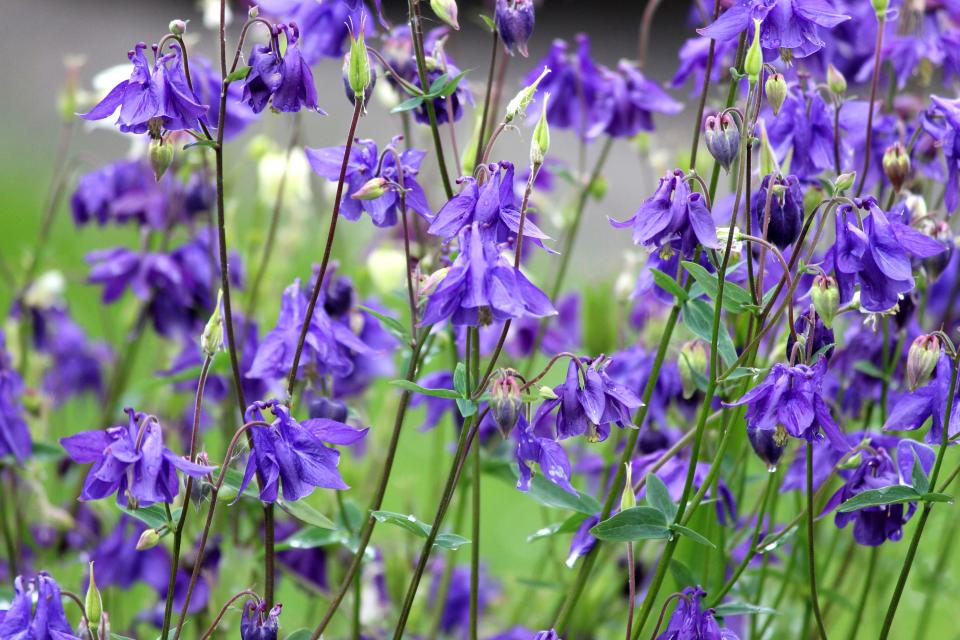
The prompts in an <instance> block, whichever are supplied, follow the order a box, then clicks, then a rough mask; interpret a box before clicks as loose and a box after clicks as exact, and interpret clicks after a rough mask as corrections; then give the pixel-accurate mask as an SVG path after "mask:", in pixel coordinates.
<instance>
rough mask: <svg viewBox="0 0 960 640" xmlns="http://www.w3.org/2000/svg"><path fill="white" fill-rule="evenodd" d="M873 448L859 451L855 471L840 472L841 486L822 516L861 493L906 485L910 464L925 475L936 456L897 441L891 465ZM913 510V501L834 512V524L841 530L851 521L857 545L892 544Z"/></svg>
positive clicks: (884, 454)
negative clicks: (916, 465)
mask: <svg viewBox="0 0 960 640" xmlns="http://www.w3.org/2000/svg"><path fill="white" fill-rule="evenodd" d="M873 447H875V448H873ZM873 447H871V448H869V449H865V450H862V451H861V452H860V455H861V456H862V458H861V461H860V464H859V465H858V466H857V468H856V469H853V470H852V471H851V470H840V472H839V473H840V475H841V476H842V477H843V479H844V484H843V486H842V487H840V488H839V489H837V491H836V493H834V494H833V496H832V497H831V498H830V500H829V501H827V504H826V506H825V507H824V513H829V512H830V511H832V510H833V509H835V508H836V507H838V506H840V505H841V504H842V503H844V502H846V501H847V500H849V499H850V498H852V497H854V496H856V495H857V494H858V493H861V492H863V491H867V490H870V489H881V488H883V487H888V486H891V485H910V484H912V476H913V466H914V464H915V463H916V462H917V461H918V460H919V462H920V467H921V469H922V470H923V474H924V475H928V474H929V473H930V470H931V469H932V468H933V462H934V458H935V457H936V454H935V453H934V452H933V449H931V448H930V447H927V446H924V445H922V444H920V443H919V442H913V441H911V440H901V441H900V442H899V443H898V444H897V445H896V464H894V461H893V460H892V459H891V457H890V452H889V451H888V450H887V448H886V447H884V446H881V445H880V444H875V443H873ZM916 510H917V503H916V502H908V503H906V504H902V503H899V504H886V505H880V506H875V507H865V508H863V509H857V510H856V511H849V512H846V513H837V515H836V516H834V523H835V524H836V525H837V526H838V527H840V528H841V529H842V528H844V527H846V526H847V523H849V522H851V521H853V523H854V524H853V539H854V540H856V541H857V542H858V543H859V544H862V545H866V546H870V547H876V546H879V545H881V544H883V543H884V542H886V541H887V540H894V541H895V540H899V539H900V538H901V537H903V525H905V524H906V523H907V522H908V521H909V520H910V518H911V516H913V514H914V512H915V511H916Z"/></svg>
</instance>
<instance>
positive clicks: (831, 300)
mask: <svg viewBox="0 0 960 640" xmlns="http://www.w3.org/2000/svg"><path fill="white" fill-rule="evenodd" d="M810 299H811V300H812V301H813V308H814V309H816V311H817V315H818V316H820V320H822V321H823V324H825V325H826V326H827V327H832V326H833V319H834V318H835V317H836V316H837V310H838V309H839V308H840V288H839V287H838V286H837V281H836V280H834V279H833V277H832V276H827V275H818V276H816V277H815V278H814V279H813V286H812V287H810Z"/></svg>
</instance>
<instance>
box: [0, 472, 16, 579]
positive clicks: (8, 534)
mask: <svg viewBox="0 0 960 640" xmlns="http://www.w3.org/2000/svg"><path fill="white" fill-rule="evenodd" d="M10 475H11V480H13V479H15V476H14V473H13V470H11V471H10ZM6 484H7V483H6V482H4V486H6ZM10 485H11V486H13V482H12V481H11V482H10ZM6 493H7V492H6V491H4V492H3V494H4V495H3V496H2V499H0V534H2V535H3V545H4V547H5V548H6V552H7V576H8V578H12V577H14V576H18V575H20V571H19V569H18V567H17V559H18V558H19V557H20V556H19V554H18V553H17V549H16V545H15V544H14V535H13V532H12V531H11V529H10V521H9V519H8V518H7V507H8V506H13V504H14V502H13V500H11V499H10V496H7V495H6ZM8 581H9V580H8Z"/></svg>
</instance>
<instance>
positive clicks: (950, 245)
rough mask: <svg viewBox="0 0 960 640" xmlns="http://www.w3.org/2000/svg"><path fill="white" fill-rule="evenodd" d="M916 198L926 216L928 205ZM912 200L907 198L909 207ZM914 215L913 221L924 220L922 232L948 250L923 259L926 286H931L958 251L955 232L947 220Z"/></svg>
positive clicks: (921, 224)
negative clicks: (954, 239) (954, 236)
mask: <svg viewBox="0 0 960 640" xmlns="http://www.w3.org/2000/svg"><path fill="white" fill-rule="evenodd" d="M914 198H915V199H917V200H919V201H920V202H919V204H918V205H917V208H919V209H922V210H923V211H924V214H925V213H926V204H925V203H924V202H923V198H921V197H919V196H914ZM910 200H911V198H907V203H908V204H907V206H908V207H909V206H910V204H909V203H910ZM914 215H915V214H911V219H916V220H922V222H921V223H920V225H919V229H920V232H921V233H923V234H924V235H926V236H929V237H931V238H933V239H934V240H939V241H940V242H942V243H943V246H944V247H946V249H947V250H946V251H942V252H940V253H938V254H937V255H935V256H930V257H929V258H924V259H923V268H924V270H925V271H926V272H927V278H926V284H927V285H930V284H933V283H934V282H935V281H936V279H937V278H939V277H940V274H941V273H943V271H944V270H945V269H946V268H947V266H948V265H949V264H950V260H951V259H952V258H953V252H954V251H956V245H955V244H954V242H953V232H952V231H951V230H950V223H949V222H947V221H946V220H933V219H931V218H921V217H913V216H914Z"/></svg>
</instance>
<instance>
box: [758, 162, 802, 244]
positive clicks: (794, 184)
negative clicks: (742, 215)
mask: <svg viewBox="0 0 960 640" xmlns="http://www.w3.org/2000/svg"><path fill="white" fill-rule="evenodd" d="M768 201H769V207H768V206H767V205H768ZM751 202H752V204H753V218H754V225H757V226H755V227H754V228H756V229H758V230H760V232H761V233H765V235H766V238H767V239H768V240H770V242H772V243H773V244H775V245H777V247H779V248H780V249H786V248H787V247H789V246H790V245H791V244H793V243H794V242H796V240H797V238H799V237H800V230H801V229H802V227H803V191H801V190H800V181H799V180H798V179H797V177H796V176H787V177H786V178H784V177H782V176H779V175H775V174H769V175H766V176H764V177H763V181H762V182H761V183H760V189H758V190H757V193H756V194H755V195H754V196H753V199H752V200H751ZM768 218H769V220H768Z"/></svg>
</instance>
